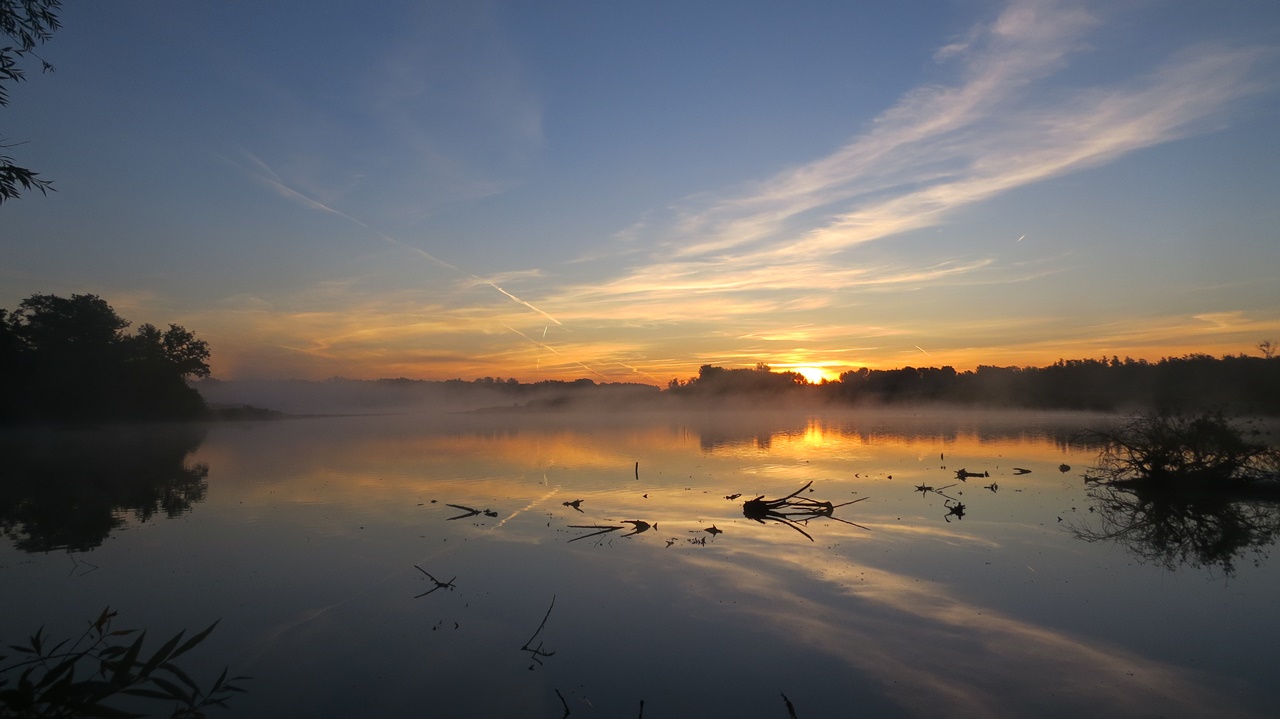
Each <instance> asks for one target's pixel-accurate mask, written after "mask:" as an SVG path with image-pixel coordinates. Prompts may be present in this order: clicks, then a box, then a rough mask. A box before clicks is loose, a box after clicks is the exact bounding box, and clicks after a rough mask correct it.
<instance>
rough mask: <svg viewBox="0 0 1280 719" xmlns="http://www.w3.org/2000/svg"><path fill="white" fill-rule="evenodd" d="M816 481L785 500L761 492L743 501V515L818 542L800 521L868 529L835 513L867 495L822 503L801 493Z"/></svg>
mask: <svg viewBox="0 0 1280 719" xmlns="http://www.w3.org/2000/svg"><path fill="white" fill-rule="evenodd" d="M812 484H813V482H808V483H806V484H805V485H804V486H803V487H801V488H800V489H797V490H796V491H794V492H792V493H791V494H788V495H787V496H785V497H782V498H781V499H765V498H764V495H760V496H759V497H756V498H755V499H750V500H747V501H746V502H743V503H742V515H743V516H744V517H746V518H747V519H754V520H755V521H757V522H759V523H761V524H764V520H766V519H771V520H773V521H775V522H781V523H783V524H785V525H787V526H788V527H791V528H792V529H794V530H796V531H797V532H799V533H801V534H803V535H804V536H805V537H806V538H808V540H809V541H810V542H812V541H814V539H813V537H811V536H809V533H808V532H806V531H804V530H803V529H801V528H800V524H808V522H809V520H810V519H817V518H818V517H826V518H827V519H834V520H836V521H837V522H844V523H845V524H851V525H853V526H855V527H858V528H859V529H866V527H864V526H862V525H861V524H857V523H854V522H850V521H849V520H847V519H841V518H839V517H837V516H835V510H836V509H838V508H840V507H844V506H846V505H850V504H857V503H858V502H862V501H865V500H866V499H867V497H862V498H859V499H855V500H853V501H852V502H844V503H842V504H832V503H831V502H819V501H818V500H815V499H809V498H808V497H800V496H798V495H800V493H802V492H804V491H805V490H806V489H809V486H810V485H812ZM922 486H923V485H922ZM916 489H917V491H922V490H920V488H919V487H917V488H916Z"/></svg>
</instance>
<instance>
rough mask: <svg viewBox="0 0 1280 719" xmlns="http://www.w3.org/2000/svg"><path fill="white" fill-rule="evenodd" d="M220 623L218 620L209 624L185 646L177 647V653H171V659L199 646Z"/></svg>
mask: <svg viewBox="0 0 1280 719" xmlns="http://www.w3.org/2000/svg"><path fill="white" fill-rule="evenodd" d="M220 621H222V620H221V619H219V620H217V621H215V622H214V623H213V624H210V625H209V626H208V628H207V629H205V630H204V631H202V632H200V633H199V634H197V635H195V636H193V637H191V638H190V639H188V640H187V642H186V643H185V644H183V645H182V646H181V647H178V651H176V652H174V653H173V658H174V659H177V658H178V657H180V656H182V655H183V654H186V653H187V652H188V651H190V650H191V649H192V648H193V647H195V645H197V644H199V643H200V642H203V641H204V639H205V637H207V636H209V633H210V632H212V631H213V628H214V627H216V626H218V622H220Z"/></svg>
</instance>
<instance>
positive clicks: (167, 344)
mask: <svg viewBox="0 0 1280 719" xmlns="http://www.w3.org/2000/svg"><path fill="white" fill-rule="evenodd" d="M128 326H129V321H128V320H126V319H124V318H122V317H120V316H119V315H117V314H116V313H115V310H113V309H112V308H111V305H109V304H107V303H106V301H104V300H103V299H102V298H100V297H98V296H96V295H72V296H71V298H70V299H67V298H63V297H58V296H56V295H32V296H31V297H29V298H28V299H26V300H24V301H23V302H22V304H21V305H19V307H18V309H17V310H16V311H14V312H4V311H3V310H0V370H3V374H0V389H2V390H3V392H0V420H4V421H10V422H14V421H52V422H65V421H101V420H116V419H128V420H150V419H187V418H192V417H197V416H199V415H201V414H203V413H204V411H205V405H204V400H203V399H202V398H201V397H200V394H199V393H198V392H197V391H196V390H195V389H193V388H191V387H190V386H188V385H187V382H186V380H187V379H188V378H190V377H206V376H208V374H209V365H208V362H207V360H208V359H209V345H208V344H207V343H206V342H205V341H204V340H199V339H196V338H195V335H194V334H192V333H191V332H189V331H187V330H186V329H184V328H183V327H180V326H178V325H169V329H168V330H167V331H165V332H161V331H160V330H159V329H157V328H156V327H154V326H152V325H150V324H144V325H142V326H141V327H139V328H138V331H137V333H136V334H134V335H129V334H127V333H126V332H125V329H126V328H127V327H128Z"/></svg>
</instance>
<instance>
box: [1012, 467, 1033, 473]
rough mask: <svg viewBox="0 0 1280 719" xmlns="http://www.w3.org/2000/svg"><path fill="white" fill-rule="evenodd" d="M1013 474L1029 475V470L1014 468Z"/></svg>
mask: <svg viewBox="0 0 1280 719" xmlns="http://www.w3.org/2000/svg"><path fill="white" fill-rule="evenodd" d="M1013 473H1014V474H1031V470H1029V469H1023V468H1022V467H1014V468H1013Z"/></svg>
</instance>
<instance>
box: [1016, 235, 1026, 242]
mask: <svg viewBox="0 0 1280 719" xmlns="http://www.w3.org/2000/svg"><path fill="white" fill-rule="evenodd" d="M1025 239H1027V236H1026V235H1023V236H1022V237H1019V238H1018V242H1022V241H1023V240H1025ZM1014 244H1017V242H1015V243H1014Z"/></svg>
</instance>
